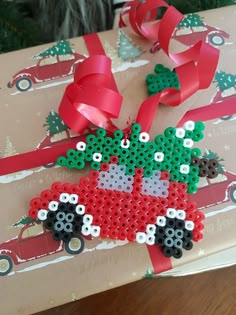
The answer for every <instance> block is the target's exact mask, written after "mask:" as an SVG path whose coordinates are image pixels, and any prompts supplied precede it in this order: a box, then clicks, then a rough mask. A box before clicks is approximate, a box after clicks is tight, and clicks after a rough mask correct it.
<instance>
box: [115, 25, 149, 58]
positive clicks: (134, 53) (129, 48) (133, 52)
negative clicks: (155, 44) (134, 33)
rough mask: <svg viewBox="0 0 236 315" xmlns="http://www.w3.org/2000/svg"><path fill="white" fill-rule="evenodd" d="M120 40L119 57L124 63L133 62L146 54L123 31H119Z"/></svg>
mask: <svg viewBox="0 0 236 315" xmlns="http://www.w3.org/2000/svg"><path fill="white" fill-rule="evenodd" d="M118 40H119V42H118V56H119V57H120V58H121V59H122V60H123V61H126V60H128V59H131V60H133V59H135V58H136V57H139V56H140V55H142V54H143V53H144V52H143V51H142V50H141V49H140V48H139V47H137V46H136V45H135V44H134V43H133V42H132V40H131V39H130V38H129V37H128V36H127V35H126V34H125V33H124V32H123V31H122V30H119V39H118Z"/></svg>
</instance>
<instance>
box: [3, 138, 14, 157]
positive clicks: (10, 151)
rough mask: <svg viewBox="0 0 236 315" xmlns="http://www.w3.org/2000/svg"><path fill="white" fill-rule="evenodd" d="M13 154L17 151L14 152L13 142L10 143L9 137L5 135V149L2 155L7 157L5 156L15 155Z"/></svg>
mask: <svg viewBox="0 0 236 315" xmlns="http://www.w3.org/2000/svg"><path fill="white" fill-rule="evenodd" d="M15 154H17V152H16V150H15V148H14V147H13V144H12V142H11V140H10V138H9V137H6V145H5V150H4V154H3V156H4V157H7V156H11V155H15Z"/></svg>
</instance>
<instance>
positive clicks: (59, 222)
mask: <svg viewBox="0 0 236 315" xmlns="http://www.w3.org/2000/svg"><path fill="white" fill-rule="evenodd" d="M76 206H77V204H72V203H70V202H59V203H58V207H57V210H56V211H49V212H48V213H47V218H46V220H45V221H44V227H45V228H46V229H47V230H52V237H53V239H54V240H55V241H64V242H67V243H68V242H70V240H71V239H72V237H78V235H79V234H80V232H81V229H82V225H83V215H79V214H77V213H76V211H75V209H76Z"/></svg>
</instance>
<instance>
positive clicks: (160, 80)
mask: <svg viewBox="0 0 236 315" xmlns="http://www.w3.org/2000/svg"><path fill="white" fill-rule="evenodd" d="M154 72H155V74H151V73H150V74H148V75H147V76H146V84H147V91H148V94H149V95H154V94H157V93H159V92H161V91H163V90H165V89H167V88H170V87H171V88H175V89H180V84H179V79H178V76H177V73H176V72H175V71H171V70H170V69H169V68H167V67H164V66H163V65H162V64H157V65H156V66H155V68H154Z"/></svg>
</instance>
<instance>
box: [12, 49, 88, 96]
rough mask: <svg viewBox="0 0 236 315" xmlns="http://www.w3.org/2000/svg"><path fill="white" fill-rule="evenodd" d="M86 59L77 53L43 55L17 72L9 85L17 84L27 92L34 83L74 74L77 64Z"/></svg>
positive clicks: (19, 88) (17, 86) (18, 87)
mask: <svg viewBox="0 0 236 315" xmlns="http://www.w3.org/2000/svg"><path fill="white" fill-rule="evenodd" d="M84 59H85V56H83V55H81V54H77V53H75V52H74V53H71V54H65V55H59V56H50V57H42V58H40V59H39V61H38V62H37V63H36V64H35V65H33V66H30V67H27V68H25V69H23V70H21V71H19V72H17V73H16V74H15V75H14V76H13V79H12V81H11V82H9V84H8V87H13V86H16V88H17V89H18V90H19V91H21V92H25V91H28V90H29V89H30V88H31V87H32V85H33V84H38V83H42V82H45V81H49V80H54V79H58V78H62V77H67V76H70V75H72V74H73V72H74V70H75V68H76V67H77V64H78V63H79V62H81V61H83V60H84Z"/></svg>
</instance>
